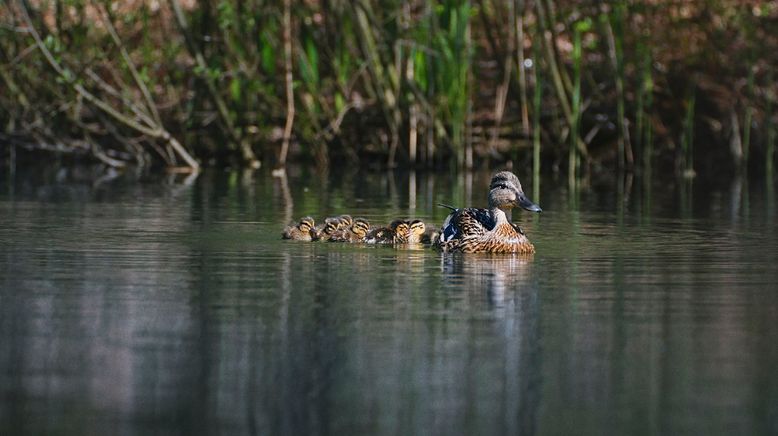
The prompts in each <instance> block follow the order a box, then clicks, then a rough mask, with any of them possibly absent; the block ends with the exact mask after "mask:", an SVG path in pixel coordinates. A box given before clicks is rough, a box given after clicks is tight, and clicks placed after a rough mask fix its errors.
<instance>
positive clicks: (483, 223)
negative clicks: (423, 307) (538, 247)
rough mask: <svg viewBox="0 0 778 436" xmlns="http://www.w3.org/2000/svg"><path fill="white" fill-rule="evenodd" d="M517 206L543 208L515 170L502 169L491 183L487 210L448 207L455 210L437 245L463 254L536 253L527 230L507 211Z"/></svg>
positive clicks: (446, 222) (447, 219)
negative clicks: (525, 232)
mask: <svg viewBox="0 0 778 436" xmlns="http://www.w3.org/2000/svg"><path fill="white" fill-rule="evenodd" d="M515 206H519V207H522V208H524V209H526V210H529V211H531V212H540V211H541V209H540V207H539V206H537V205H536V204H534V203H532V202H531V201H530V200H529V199H528V198H527V197H526V196H525V195H524V191H523V190H522V189H521V183H519V179H518V178H516V176H515V175H514V174H513V173H510V172H508V171H503V172H499V173H497V174H495V175H494V177H492V181H491V183H490V184H489V208H488V209H476V208H462V209H457V208H453V207H450V206H446V207H449V208H450V209H452V212H451V214H449V216H448V217H447V218H446V221H445V222H444V223H443V227H442V228H441V234H440V237H439V238H438V241H437V243H436V244H435V246H436V247H437V248H439V249H440V250H442V251H458V252H463V253H520V254H531V253H534V252H535V247H534V246H533V245H532V243H531V242H530V241H529V239H527V237H526V236H525V235H524V232H523V231H522V230H521V228H520V227H519V226H518V225H516V224H514V223H512V222H511V221H510V219H509V218H508V216H507V215H506V214H505V211H509V212H510V210H511V209H512V208H513V207H515Z"/></svg>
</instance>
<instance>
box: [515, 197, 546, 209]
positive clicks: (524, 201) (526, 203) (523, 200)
mask: <svg viewBox="0 0 778 436" xmlns="http://www.w3.org/2000/svg"><path fill="white" fill-rule="evenodd" d="M519 206H520V207H521V208H522V209H525V210H528V211H530V212H538V213H540V212H543V209H541V208H540V206H538V205H537V204H535V203H533V202H531V201H530V200H529V198H527V196H526V195H524V194H522V195H519Z"/></svg>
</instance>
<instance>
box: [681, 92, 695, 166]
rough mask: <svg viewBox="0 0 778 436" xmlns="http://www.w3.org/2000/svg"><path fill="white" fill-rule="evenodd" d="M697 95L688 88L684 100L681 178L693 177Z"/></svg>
mask: <svg viewBox="0 0 778 436" xmlns="http://www.w3.org/2000/svg"><path fill="white" fill-rule="evenodd" d="M696 99H697V95H696V92H695V89H694V87H692V88H690V90H689V94H688V96H687V98H686V113H685V115H684V117H683V133H682V136H681V152H682V155H683V159H682V160H683V162H684V165H683V166H684V168H683V176H684V177H686V178H691V177H694V174H695V173H694V111H695V101H696Z"/></svg>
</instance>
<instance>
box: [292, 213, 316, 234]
mask: <svg viewBox="0 0 778 436" xmlns="http://www.w3.org/2000/svg"><path fill="white" fill-rule="evenodd" d="M315 225H316V223H315V222H314V221H313V218H311V217H309V216H307V217H304V218H302V219H300V223H299V224H297V227H298V228H299V229H300V230H302V231H303V232H310V231H311V229H313V227H314V226H315Z"/></svg>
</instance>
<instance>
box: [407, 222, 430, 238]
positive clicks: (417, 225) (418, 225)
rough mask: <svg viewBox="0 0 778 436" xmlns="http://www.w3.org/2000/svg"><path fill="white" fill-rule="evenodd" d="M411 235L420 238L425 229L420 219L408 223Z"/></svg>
mask: <svg viewBox="0 0 778 436" xmlns="http://www.w3.org/2000/svg"><path fill="white" fill-rule="evenodd" d="M408 227H409V231H410V234H411V237H415V238H421V235H423V234H424V232H425V231H426V230H427V227H426V226H425V225H424V221H422V220H413V221H411V222H410V224H409V225H408Z"/></svg>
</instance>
